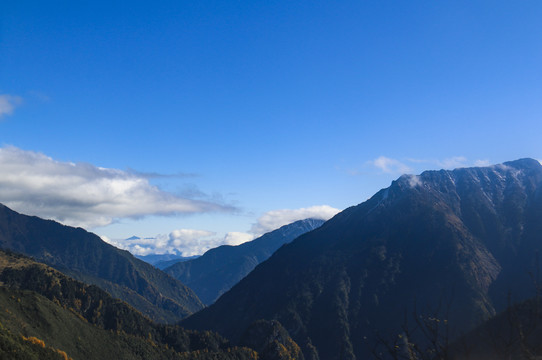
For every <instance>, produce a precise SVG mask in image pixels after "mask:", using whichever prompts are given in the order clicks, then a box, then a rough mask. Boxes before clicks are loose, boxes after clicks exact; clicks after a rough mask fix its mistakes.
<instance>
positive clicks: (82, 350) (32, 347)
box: [0, 251, 302, 360]
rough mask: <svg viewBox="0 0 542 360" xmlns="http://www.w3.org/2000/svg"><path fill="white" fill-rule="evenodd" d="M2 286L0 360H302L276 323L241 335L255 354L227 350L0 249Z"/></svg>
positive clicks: (210, 337)
mask: <svg viewBox="0 0 542 360" xmlns="http://www.w3.org/2000/svg"><path fill="white" fill-rule="evenodd" d="M0 285H1V286H0V305H1V307H2V311H1V312H0V358H2V359H24V360H28V359H39V360H43V359H65V360H66V359H68V358H70V359H71V358H72V357H73V358H74V359H89V360H90V359H126V360H131V359H141V360H143V359H157V360H160V359H164V360H165V359H168V360H169V359H177V360H234V359H238V360H244V359H247V360H248V359H252V360H256V359H261V360H274V359H280V360H287V359H291V358H292V357H295V358H300V357H302V355H300V350H299V347H298V346H297V345H296V344H295V343H294V342H293V341H292V340H291V338H290V337H289V336H288V334H287V332H286V331H285V330H284V329H282V328H281V327H280V325H273V323H266V322H257V323H255V324H253V325H252V326H251V329H250V331H249V332H248V333H247V334H245V337H246V339H247V341H245V342H247V343H248V344H250V345H251V346H252V348H248V347H246V346H244V347H231V346H229V342H228V341H227V340H226V339H224V338H222V337H220V336H219V335H217V334H215V333H211V332H208V331H206V332H197V331H190V330H185V329H183V328H181V327H179V326H175V325H164V324H156V323H154V322H152V321H151V320H149V319H148V318H147V317H145V316H143V315H142V314H141V313H140V312H139V311H137V310H135V309H134V308H132V307H131V306H130V305H128V304H126V303H125V302H123V301H121V300H118V299H114V298H112V297H111V296H110V295H109V294H108V293H106V292H105V291H103V290H101V289H100V288H98V287H97V286H94V285H86V284H84V283H81V282H79V281H76V280H74V279H72V278H69V277H67V276H65V275H64V274H62V273H60V272H59V271H57V270H55V269H53V268H51V267H48V266H46V265H44V264H41V263H37V262H35V261H33V260H32V259H29V258H27V257H24V256H22V255H18V254H14V253H9V252H7V253H6V252H4V251H0ZM253 348H257V349H258V350H259V352H256V351H255V350H253ZM298 355H300V356H298Z"/></svg>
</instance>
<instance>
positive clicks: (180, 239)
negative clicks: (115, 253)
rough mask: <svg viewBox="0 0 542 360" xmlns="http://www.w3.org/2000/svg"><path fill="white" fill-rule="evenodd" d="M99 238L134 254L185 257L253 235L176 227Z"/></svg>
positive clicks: (236, 243)
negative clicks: (163, 232) (153, 232)
mask: <svg viewBox="0 0 542 360" xmlns="http://www.w3.org/2000/svg"><path fill="white" fill-rule="evenodd" d="M101 238H102V240H104V241H105V242H107V243H109V244H111V245H113V246H116V247H118V248H120V249H124V250H128V251H129V252H131V253H132V254H134V255H142V256H144V255H149V254H176V255H181V256H185V257H186V256H194V255H201V254H203V253H204V252H206V251H207V250H210V249H212V248H215V247H218V246H221V245H239V244H242V243H244V242H247V241H250V240H252V239H253V238H254V236H253V235H251V234H247V233H242V232H230V233H227V234H226V235H225V236H223V237H218V236H216V233H215V232H212V231H206V230H193V229H178V230H173V231H172V232H170V233H169V234H168V235H157V236H155V237H152V238H138V237H134V238H129V239H109V238H108V237H106V236H102V237H101Z"/></svg>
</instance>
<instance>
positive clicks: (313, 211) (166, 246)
mask: <svg viewBox="0 0 542 360" xmlns="http://www.w3.org/2000/svg"><path fill="white" fill-rule="evenodd" d="M338 212H339V210H338V209H335V208H332V207H331V206H327V205H320V206H312V207H308V208H301V209H283V210H273V211H269V212H267V213H265V214H264V215H262V216H261V217H260V218H259V219H258V221H257V223H255V224H254V225H253V226H252V228H251V230H250V231H249V232H235V231H232V232H229V233H227V234H226V235H224V236H216V233H214V232H212V231H206V230H191V229H179V230H173V231H172V232H170V233H169V235H157V236H155V237H152V238H144V239H142V238H130V239H109V238H107V237H105V236H102V239H103V240H104V241H106V242H108V243H110V244H111V245H113V246H116V247H118V248H121V249H124V250H128V251H130V252H131V253H132V254H134V255H149V254H177V255H182V256H193V255H201V254H203V253H205V252H206V251H207V250H210V249H212V248H215V247H218V246H221V245H233V246H234V245H240V244H242V243H245V242H247V241H251V240H254V239H255V238H257V237H259V236H261V235H263V234H265V233H267V232H269V231H273V230H276V229H278V228H279V227H281V226H283V225H287V224H290V223H292V222H294V221H297V220H303V219H307V218H315V219H323V220H328V219H329V218H331V217H332V216H334V215H335V214H337V213H338Z"/></svg>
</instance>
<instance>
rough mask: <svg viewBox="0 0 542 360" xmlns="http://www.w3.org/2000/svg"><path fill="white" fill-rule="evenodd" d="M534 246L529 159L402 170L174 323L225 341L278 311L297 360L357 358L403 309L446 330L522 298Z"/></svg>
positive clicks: (538, 172)
mask: <svg viewBox="0 0 542 360" xmlns="http://www.w3.org/2000/svg"><path fill="white" fill-rule="evenodd" d="M540 249H542V166H541V165H540V163H539V162H537V161H535V160H532V159H522V160H517V161H513V162H508V163H504V164H502V165H496V166H490V167H484V168H464V169H456V170H453V171H445V170H441V171H427V172H424V173H422V174H421V175H419V176H410V175H404V176H401V177H400V178H399V179H398V180H397V181H394V182H392V184H391V186H390V187H389V188H386V189H383V190H381V191H379V192H378V193H377V194H375V195H374V196H373V197H372V198H371V199H369V200H367V201H366V202H364V203H362V204H360V205H357V206H354V207H351V208H348V209H346V210H344V211H343V212H341V213H339V214H338V215H336V216H335V217H334V218H333V219H331V220H329V221H327V222H326V223H325V224H324V225H322V226H321V227H320V228H318V229H316V230H314V231H312V232H310V233H307V234H305V235H302V236H300V237H299V238H297V239H296V240H295V241H293V242H292V243H290V244H288V245H285V246H283V247H282V248H280V249H279V250H278V251H277V252H276V253H275V254H273V256H271V257H270V258H269V259H268V260H267V261H265V262H263V263H262V264H260V265H259V266H257V267H256V268H255V269H254V271H252V272H251V273H250V274H249V275H248V276H247V277H245V278H244V279H243V280H242V281H241V282H240V283H238V284H237V285H236V286H234V287H233V288H232V289H231V290H230V291H229V292H227V293H226V294H224V295H223V296H222V297H221V298H220V299H219V300H218V301H217V302H216V303H215V304H213V305H211V306H210V307H208V308H206V309H204V310H203V311H201V312H199V313H197V314H195V315H193V316H191V317H189V318H188V319H186V320H184V321H183V325H185V326H187V327H191V328H195V329H213V330H216V331H218V332H219V333H221V334H223V335H224V336H226V337H228V338H230V339H232V340H233V341H237V340H238V339H240V338H241V336H242V332H243V330H244V329H245V328H247V327H248V326H249V325H250V324H251V323H252V322H253V321H255V320H256V319H266V320H278V321H280V323H281V324H282V325H283V326H284V328H286V330H287V331H288V332H289V333H290V335H291V336H292V338H293V339H294V340H295V341H296V342H297V343H298V344H299V345H300V346H301V348H302V350H303V352H304V354H305V357H306V358H307V359H318V358H319V359H322V360H323V359H326V360H328V359H364V358H369V357H370V356H372V350H373V349H374V346H375V344H376V342H377V339H378V338H382V337H388V336H390V337H391V336H394V335H396V334H397V332H400V331H401V326H402V324H403V323H404V322H405V321H406V320H408V318H409V317H411V315H410V314H412V313H413V309H417V313H418V314H421V313H425V314H432V313H441V315H442V314H443V316H445V317H446V319H447V320H449V323H450V326H449V328H450V331H451V335H450V336H451V337H452V338H453V337H456V336H458V335H459V334H461V333H462V332H465V331H468V330H470V329H472V328H473V327H474V326H476V325H478V324H480V323H481V322H483V321H484V320H486V319H488V318H489V317H491V316H493V315H495V313H496V312H497V311H501V310H503V309H505V308H506V305H507V298H508V296H507V294H508V293H511V294H512V296H513V298H514V299H517V300H521V299H525V298H527V297H530V296H532V283H531V278H530V277H529V272H532V271H533V269H534V264H535V262H536V252H537V251H538V250H540ZM413 340H416V339H413ZM420 341H423V339H420Z"/></svg>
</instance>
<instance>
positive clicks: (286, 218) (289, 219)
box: [250, 205, 340, 237]
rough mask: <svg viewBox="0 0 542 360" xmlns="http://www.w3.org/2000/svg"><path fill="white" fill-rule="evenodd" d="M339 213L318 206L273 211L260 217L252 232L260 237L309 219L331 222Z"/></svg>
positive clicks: (335, 210)
mask: <svg viewBox="0 0 542 360" xmlns="http://www.w3.org/2000/svg"><path fill="white" fill-rule="evenodd" d="M339 211H340V210H339V209H335V208H333V207H331V206H329V205H318V206H311V207H307V208H301V209H282V210H272V211H268V212H266V213H265V214H263V215H262V216H260V218H259V219H258V222H257V223H256V224H254V225H253V226H252V228H251V230H250V232H251V233H252V234H254V236H255V237H258V236H260V235H263V234H265V233H267V232H269V231H273V230H275V229H278V228H279V227H281V226H283V225H287V224H290V223H293V222H294V221H297V220H303V219H308V218H314V219H322V220H329V219H330V218H332V217H333V216H335V215H336V214H337V213H338V212H339Z"/></svg>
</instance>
